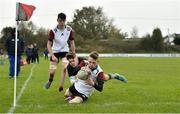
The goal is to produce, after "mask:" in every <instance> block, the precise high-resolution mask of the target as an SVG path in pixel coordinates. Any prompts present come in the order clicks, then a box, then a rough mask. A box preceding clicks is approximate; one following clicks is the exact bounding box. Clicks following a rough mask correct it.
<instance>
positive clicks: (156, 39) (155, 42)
mask: <svg viewBox="0 0 180 114" xmlns="http://www.w3.org/2000/svg"><path fill="white" fill-rule="evenodd" d="M151 38H152V47H153V49H154V51H156V52H162V51H163V50H164V43H163V37H162V33H161V30H160V29H159V28H155V29H154V30H153V34H152V37H151Z"/></svg>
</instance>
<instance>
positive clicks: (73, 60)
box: [68, 59, 76, 67]
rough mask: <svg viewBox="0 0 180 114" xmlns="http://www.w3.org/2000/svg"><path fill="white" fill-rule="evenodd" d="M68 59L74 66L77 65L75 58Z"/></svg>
mask: <svg viewBox="0 0 180 114" xmlns="http://www.w3.org/2000/svg"><path fill="white" fill-rule="evenodd" d="M68 61H69V64H70V65H71V66H72V67H76V63H75V59H69V60H68Z"/></svg>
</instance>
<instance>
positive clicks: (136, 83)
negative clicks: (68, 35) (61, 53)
mask: <svg viewBox="0 0 180 114" xmlns="http://www.w3.org/2000/svg"><path fill="white" fill-rule="evenodd" d="M8 64H9V63H8V60H6V61H5V65H0V113H8V112H9V110H10V108H11V106H12V103H13V79H9V78H8ZM99 64H100V65H101V67H102V69H103V70H104V72H105V73H113V72H117V73H120V74H122V75H124V76H126V77H127V79H128V83H127V84H125V83H122V82H120V81H117V80H109V81H107V82H105V84H104V89H103V91H102V92H98V91H95V92H94V93H93V95H92V96H91V97H90V98H89V99H88V100H87V101H86V102H84V103H81V104H68V103H67V102H66V101H65V100H64V91H63V92H61V93H60V92H58V87H59V81H60V64H59V66H58V69H57V73H56V75H55V79H54V81H53V83H52V86H51V88H50V89H49V90H45V89H44V84H45V83H46V82H47V81H48V69H49V61H48V60H44V58H41V59H40V64H31V65H26V66H22V67H21V73H20V75H19V78H18V79H17V96H18V95H19V93H20V90H21V88H22V86H23V84H24V82H25V81H26V80H27V79H28V76H30V75H31V73H32V77H31V78H30V80H29V82H28V83H27V86H26V88H25V90H24V92H23V94H22V96H21V98H20V99H19V100H18V102H17V107H16V108H15V110H14V112H15V113H180V108H179V107H180V58H128V57H127V58H126V57H113V58H100V63H99ZM33 66H34V69H33V71H32V72H31V68H32V67H33ZM69 86H70V83H69V78H68V77H67V78H66V83H65V89H66V88H68V87H69Z"/></svg>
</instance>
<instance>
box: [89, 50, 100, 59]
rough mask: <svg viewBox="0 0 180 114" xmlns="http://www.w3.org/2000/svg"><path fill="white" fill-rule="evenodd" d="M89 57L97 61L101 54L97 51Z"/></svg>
mask: <svg viewBox="0 0 180 114" xmlns="http://www.w3.org/2000/svg"><path fill="white" fill-rule="evenodd" d="M89 56H90V57H91V58H93V59H94V60H97V59H98V58H99V54H98V52H97V51H92V52H91V53H90V54H89Z"/></svg>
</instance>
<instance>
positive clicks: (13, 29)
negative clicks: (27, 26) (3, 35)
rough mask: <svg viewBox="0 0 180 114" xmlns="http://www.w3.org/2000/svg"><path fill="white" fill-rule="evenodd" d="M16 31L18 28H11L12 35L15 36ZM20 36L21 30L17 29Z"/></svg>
mask: <svg viewBox="0 0 180 114" xmlns="http://www.w3.org/2000/svg"><path fill="white" fill-rule="evenodd" d="M15 33H16V28H12V30H11V36H13V37H15ZM17 33H18V36H19V30H18V31H17Z"/></svg>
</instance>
